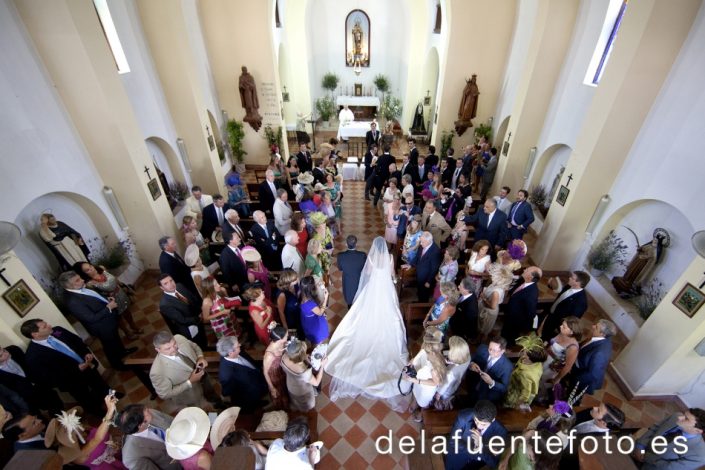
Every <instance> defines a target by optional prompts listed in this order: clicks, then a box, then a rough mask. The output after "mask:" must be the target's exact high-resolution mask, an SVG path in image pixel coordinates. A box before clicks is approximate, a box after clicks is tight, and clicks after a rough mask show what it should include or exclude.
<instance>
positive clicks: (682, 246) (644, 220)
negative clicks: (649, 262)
mask: <svg viewBox="0 0 705 470" xmlns="http://www.w3.org/2000/svg"><path fill="white" fill-rule="evenodd" d="M603 220H604V222H603V223H602V225H601V227H600V229H599V231H598V235H597V236H596V237H595V240H594V242H593V246H595V245H597V244H598V243H600V241H602V239H603V238H604V237H605V236H606V235H607V234H608V233H609V231H610V230H614V231H615V233H616V234H617V235H618V236H619V237H620V238H622V240H624V243H625V244H626V245H627V263H629V261H630V260H631V258H632V256H633V255H634V254H635V253H636V249H637V242H636V239H635V238H634V235H633V234H632V233H631V232H630V231H629V230H628V229H627V228H625V227H629V228H630V229H631V230H633V231H634V232H635V233H636V235H637V236H638V238H639V243H640V244H641V245H643V244H645V243H648V241H649V240H650V239H651V235H652V233H653V231H654V229H655V228H657V227H662V228H665V229H666V230H667V231H668V233H669V234H670V236H671V244H670V246H669V247H668V248H667V249H666V251H665V252H664V254H663V258H662V260H661V262H660V263H659V264H658V265H657V266H656V268H655V269H654V272H653V274H652V276H651V278H653V277H658V278H659V280H660V281H661V282H662V283H663V286H664V289H663V292H664V293H665V292H666V291H667V290H668V289H670V287H671V286H672V285H673V284H674V283H675V281H676V280H677V279H678V278H679V277H680V275H681V274H682V273H683V271H684V270H685V269H686V267H687V266H688V265H689V264H690V263H691V262H692V260H693V252H692V249H691V243H690V237H691V235H692V234H693V232H694V228H693V225H692V223H691V222H690V220H689V219H688V217H687V216H686V215H685V214H683V212H681V211H680V209H679V208H678V207H676V206H674V205H672V204H670V203H668V202H665V201H661V200H658V199H638V200H635V201H631V202H629V203H626V204H623V205H622V206H620V207H619V208H617V209H615V210H614V211H611V212H609V213H606V214H605V216H604V217H603ZM624 271H625V268H624V267H617V268H615V269H614V270H613V272H612V273H610V274H613V275H616V276H621V275H622V274H623V273H624Z"/></svg>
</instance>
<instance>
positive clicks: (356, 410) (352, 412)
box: [345, 402, 367, 422]
mask: <svg viewBox="0 0 705 470" xmlns="http://www.w3.org/2000/svg"><path fill="white" fill-rule="evenodd" d="M365 413H367V410H366V409H365V408H364V407H363V406H362V405H360V404H359V403H357V402H355V403H352V404H351V405H350V406H348V407H347V408H346V409H345V414H347V415H348V416H350V419H352V420H353V422H357V421H358V420H359V419H360V418H361V417H362V415H364V414H365Z"/></svg>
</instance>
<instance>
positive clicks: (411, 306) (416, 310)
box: [404, 302, 433, 334]
mask: <svg viewBox="0 0 705 470" xmlns="http://www.w3.org/2000/svg"><path fill="white" fill-rule="evenodd" d="M432 305H433V304H432V303H425V302H424V303H407V304H404V326H405V327H406V331H407V334H408V332H409V328H410V327H411V322H412V321H414V320H421V321H423V319H424V318H425V317H426V314H427V313H428V310H429V309H430V308H431V306H432Z"/></svg>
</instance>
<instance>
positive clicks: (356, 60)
mask: <svg viewBox="0 0 705 470" xmlns="http://www.w3.org/2000/svg"><path fill="white" fill-rule="evenodd" d="M345 65H346V66H348V67H369V66H370V17H369V16H367V13H365V12H364V11H362V10H353V11H351V12H350V13H348V16H347V18H345Z"/></svg>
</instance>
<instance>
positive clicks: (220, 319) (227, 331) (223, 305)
mask: <svg viewBox="0 0 705 470" xmlns="http://www.w3.org/2000/svg"><path fill="white" fill-rule="evenodd" d="M202 292H203V304H201V318H202V319H203V321H204V322H209V323H210V325H211V328H212V329H213V333H215V337H216V338H218V339H220V338H222V337H223V336H236V335H237V319H236V317H235V315H234V314H233V310H232V309H235V308H238V307H240V305H242V301H241V300H240V297H227V296H226V295H225V294H226V293H225V289H223V287H222V286H221V285H220V283H218V282H216V281H215V280H214V279H210V280H207V281H204V283H203V287H202Z"/></svg>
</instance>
